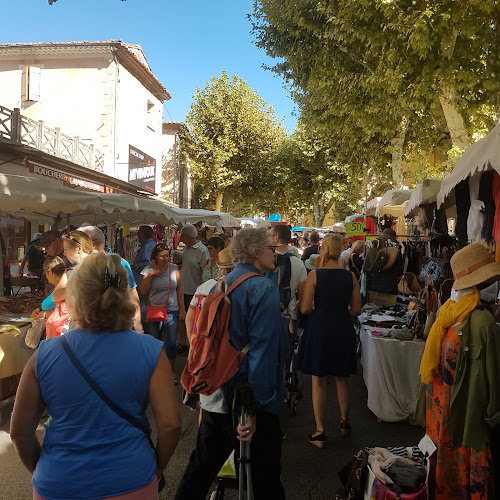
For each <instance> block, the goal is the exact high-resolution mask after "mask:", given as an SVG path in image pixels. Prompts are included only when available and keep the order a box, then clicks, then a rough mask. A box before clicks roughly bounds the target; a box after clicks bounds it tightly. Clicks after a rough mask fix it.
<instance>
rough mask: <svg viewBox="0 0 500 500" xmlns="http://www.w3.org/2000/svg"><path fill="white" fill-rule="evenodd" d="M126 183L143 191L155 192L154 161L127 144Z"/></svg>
mask: <svg viewBox="0 0 500 500" xmlns="http://www.w3.org/2000/svg"><path fill="white" fill-rule="evenodd" d="M128 151H129V154H128V181H129V182H130V183H131V184H133V185H134V186H138V187H140V188H142V189H144V190H145V191H149V192H151V193H154V192H155V184H156V160H155V159H154V158H153V157H152V156H149V155H147V154H146V153H144V152H142V151H141V150H140V149H137V148H136V147H134V146H132V145H130V144H129V147H128Z"/></svg>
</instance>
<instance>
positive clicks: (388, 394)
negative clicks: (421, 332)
mask: <svg viewBox="0 0 500 500" xmlns="http://www.w3.org/2000/svg"><path fill="white" fill-rule="evenodd" d="M370 331H371V329H370V327H367V326H365V325H362V326H361V329H360V341H361V366H362V367H363V379H364V381H365V385H366V388H367V389H368V408H369V409H370V410H371V411H372V412H373V413H374V414H375V415H376V416H377V418H379V419H380V420H383V421H385V422H400V421H402V420H405V419H406V418H408V416H410V415H412V414H413V413H414V412H415V408H416V404H417V398H418V392H419V387H420V376H419V369H420V360H421V358H422V355H423V353H424V349H425V342H423V341H402V340H396V339H391V338H384V337H372V336H371V335H370Z"/></svg>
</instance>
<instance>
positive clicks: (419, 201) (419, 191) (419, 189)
mask: <svg viewBox="0 0 500 500" xmlns="http://www.w3.org/2000/svg"><path fill="white" fill-rule="evenodd" d="M442 183H443V180H442V179H424V180H423V181H422V182H420V183H419V184H417V186H416V187H415V189H414V190H413V192H412V194H411V197H410V199H409V200H408V203H407V204H406V209H405V215H406V216H407V217H415V216H416V215H417V212H418V207H420V206H422V205H430V204H432V203H436V201H437V197H438V193H439V191H440V189H441V185H442ZM453 205H455V195H454V194H453V193H451V194H450V196H449V197H448V198H447V200H446V203H445V208H447V209H448V208H451V207H452V206H453ZM450 213H451V212H450Z"/></svg>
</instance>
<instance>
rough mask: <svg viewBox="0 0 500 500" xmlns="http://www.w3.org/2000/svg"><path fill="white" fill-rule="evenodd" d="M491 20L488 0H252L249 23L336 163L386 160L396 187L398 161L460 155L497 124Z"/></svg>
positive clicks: (495, 39) (494, 12) (493, 6)
mask: <svg viewBox="0 0 500 500" xmlns="http://www.w3.org/2000/svg"><path fill="white" fill-rule="evenodd" d="M499 18H500V12H499V9H498V6H497V2H496V1H494V0H484V1H483V0H470V1H468V2H456V1H453V0H412V1H409V0H399V1H397V0H334V1H331V0H301V1H299V2H294V3H293V4H292V3H290V2H287V1H285V0H260V1H256V2H255V4H254V12H253V15H252V16H251V20H252V22H253V31H254V33H255V35H256V43H257V46H258V47H260V48H262V49H264V50H265V51H266V52H267V54H268V55H269V56H271V57H273V58H276V59H277V63H276V64H275V65H274V66H273V67H272V69H273V71H275V72H277V73H278V74H281V75H282V76H283V77H284V79H285V81H286V82H287V83H288V85H290V87H291V89H292V92H293V95H294V98H295V100H296V101H297V103H298V104H299V108H300V110H301V116H302V118H303V119H304V120H305V121H306V122H307V123H308V124H309V125H313V126H314V127H315V128H316V129H317V130H318V131H322V133H323V135H324V137H325V140H327V141H328V142H330V144H331V146H332V148H334V149H335V150H336V157H337V161H338V162H339V163H342V162H343V163H346V164H351V165H353V164H356V163H357V164H362V165H365V166H366V165H369V164H372V165H379V166H381V165H382V164H383V163H384V161H385V159H386V158H387V154H389V155H390V158H389V161H390V163H391V166H392V180H393V182H394V184H396V185H398V184H402V183H403V179H402V175H401V164H402V160H403V157H404V156H405V155H408V154H409V153H411V154H415V152H421V153H427V152H429V151H432V150H434V149H436V148H437V149H439V150H440V151H441V152H447V151H449V150H451V149H452V146H453V147H455V148H456V149H457V150H458V151H462V150H463V149H464V148H465V147H466V146H467V145H468V144H469V143H470V141H471V137H472V134H473V133H476V132H478V131H481V130H488V129H490V128H491V127H492V125H493V124H494V122H495V121H496V118H497V108H498V98H499V97H498V96H499V90H500V89H499V86H500V81H499V79H498V78H497V74H498V69H499V68H498V65H499V63H500V61H499V58H498V48H499V42H500V36H499V30H498V20H499ZM363 168H364V167H363ZM398 187H399V186H398Z"/></svg>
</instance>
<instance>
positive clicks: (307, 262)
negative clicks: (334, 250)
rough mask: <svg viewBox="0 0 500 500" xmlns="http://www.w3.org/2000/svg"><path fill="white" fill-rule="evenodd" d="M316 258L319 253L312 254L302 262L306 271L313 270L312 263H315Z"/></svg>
mask: <svg viewBox="0 0 500 500" xmlns="http://www.w3.org/2000/svg"><path fill="white" fill-rule="evenodd" d="M318 257H319V253H313V254H311V255H310V256H309V258H308V259H306V260H305V261H304V264H305V266H306V269H309V270H310V271H312V270H314V263H315V262H316V259H317V258H318Z"/></svg>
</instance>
